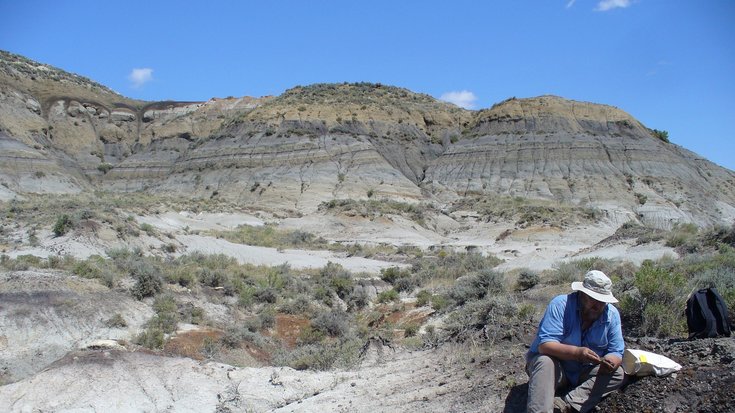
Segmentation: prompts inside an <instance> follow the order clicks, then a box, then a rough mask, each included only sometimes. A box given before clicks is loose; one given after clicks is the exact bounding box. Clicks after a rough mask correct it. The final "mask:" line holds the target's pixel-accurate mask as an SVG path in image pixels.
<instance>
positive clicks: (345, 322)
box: [311, 310, 350, 337]
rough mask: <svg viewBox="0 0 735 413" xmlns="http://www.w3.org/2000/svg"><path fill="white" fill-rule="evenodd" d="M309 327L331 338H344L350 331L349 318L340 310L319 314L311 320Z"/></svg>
mask: <svg viewBox="0 0 735 413" xmlns="http://www.w3.org/2000/svg"><path fill="white" fill-rule="evenodd" d="M311 325H312V327H313V328H314V329H316V330H319V331H321V332H323V333H327V334H329V335H330V336H332V337H342V336H345V335H346V334H347V333H348V332H349V330H350V325H349V316H348V315H347V313H345V312H344V311H341V310H331V311H328V312H324V313H321V314H319V315H318V316H316V317H315V318H314V319H313V320H311Z"/></svg>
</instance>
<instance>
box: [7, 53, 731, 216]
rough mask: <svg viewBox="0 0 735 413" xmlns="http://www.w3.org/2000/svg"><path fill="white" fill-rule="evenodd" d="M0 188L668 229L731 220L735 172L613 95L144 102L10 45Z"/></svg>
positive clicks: (373, 95)
mask: <svg viewBox="0 0 735 413" xmlns="http://www.w3.org/2000/svg"><path fill="white" fill-rule="evenodd" d="M0 147H1V148H2V151H1V152H0V161H1V162H2V163H1V165H0V180H2V182H1V183H0V184H2V188H0V196H2V197H3V198H5V199H8V198H12V197H14V196H18V195H22V194H23V193H26V192H74V191H82V190H90V189H105V190H116V191H133V190H135V191H137V190H145V191H151V192H157V193H171V194H177V195H185V196H192V197H221V198H224V199H229V200H232V201H237V202H240V203H243V204H247V205H250V206H253V207H258V208H269V209H274V210H284V209H285V210H295V211H299V212H311V211H315V210H316V208H317V207H318V205H319V204H320V203H321V202H323V201H328V200H330V199H335V198H353V199H359V198H368V197H376V198H382V197H386V198H391V199H399V200H404V201H411V202H413V201H432V202H438V203H444V202H450V201H452V200H456V199H459V198H461V197H465V196H467V195H473V196H477V195H479V196H520V197H530V198H545V199H550V200H555V201H558V202H561V203H571V204H576V205H582V206H590V207H597V208H600V209H603V210H606V211H608V212H609V213H610V214H611V216H614V215H615V214H618V215H619V216H620V217H622V218H621V219H622V220H627V219H630V217H631V216H633V217H638V219H640V220H642V221H644V222H648V223H651V224H653V225H656V226H660V227H667V226H670V225H672V224H673V223H675V222H679V221H687V222H689V221H693V222H696V223H699V224H708V223H717V222H720V223H721V222H731V220H732V218H733V217H735V208H734V207H733V206H734V205H735V174H733V172H732V171H729V170H726V169H724V168H721V167H719V166H717V165H715V164H713V163H711V162H709V161H707V160H706V159H703V158H701V157H699V156H697V155H696V154H694V153H692V152H689V151H687V150H686V149H683V148H681V147H679V146H677V145H674V144H671V143H668V142H665V141H664V140H661V139H659V138H657V137H656V136H654V134H653V133H652V131H650V130H649V129H648V128H646V127H645V126H644V125H642V124H641V123H640V122H638V121H637V120H635V119H634V118H633V117H631V116H630V115H628V114H626V113H625V112H623V111H621V110H619V109H617V108H613V107H610V106H605V105H599V104H592V103H585V102H575V101H571V100H566V99H562V98H559V97H554V96H542V97H537V98H530V99H509V100H507V101H504V102H501V103H499V104H497V105H495V106H494V107H493V108H491V109H487V110H481V111H468V110H463V109H460V108H458V107H455V106H453V105H450V104H447V103H443V102H439V101H437V100H435V99H433V98H432V97H430V96H427V95H422V94H416V93H413V92H410V91H408V90H406V89H402V88H397V87H390V86H384V85H380V84H368V83H358V84H319V85H312V86H305V87H295V88H293V89H290V90H288V91H286V92H285V93H284V94H282V95H281V96H277V97H265V98H226V99H212V100H210V101H207V102H140V101H134V100H131V99H127V98H125V97H122V96H120V95H117V94H115V93H114V92H113V91H111V90H109V89H107V88H105V87H104V86H101V85H98V84H96V83H94V82H92V81H89V80H87V79H84V78H81V77H79V76H76V75H72V74H68V73H66V72H63V71H61V70H59V69H55V68H52V67H49V66H46V65H42V64H39V63H35V62H32V61H29V60H27V59H24V58H22V57H20V56H15V55H12V54H9V53H4V52H3V53H0Z"/></svg>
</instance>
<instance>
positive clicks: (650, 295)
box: [620, 262, 689, 337]
mask: <svg viewBox="0 0 735 413" xmlns="http://www.w3.org/2000/svg"><path fill="white" fill-rule="evenodd" d="M634 285H635V290H633V291H629V292H626V293H625V294H624V295H623V297H622V299H621V302H620V310H621V317H622V318H623V323H624V328H625V329H631V330H634V331H636V332H637V333H638V334H639V335H653V336H659V337H665V336H671V335H678V334H682V333H684V331H685V324H684V317H683V313H682V309H683V308H684V306H685V303H686V298H687V294H688V292H689V291H688V285H687V281H686V279H685V278H684V276H682V275H681V274H680V273H678V272H670V271H669V270H667V269H666V268H662V267H660V266H656V265H655V264H654V263H652V262H645V263H644V264H643V266H642V267H641V268H640V269H639V270H638V272H636V274H635V284H634Z"/></svg>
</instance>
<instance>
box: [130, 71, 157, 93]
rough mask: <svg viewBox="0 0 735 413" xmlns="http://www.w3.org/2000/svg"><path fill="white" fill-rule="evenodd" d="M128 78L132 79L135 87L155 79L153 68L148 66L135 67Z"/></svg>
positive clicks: (131, 81)
mask: <svg viewBox="0 0 735 413" xmlns="http://www.w3.org/2000/svg"><path fill="white" fill-rule="evenodd" d="M128 80H130V83H132V84H133V87H134V88H136V89H137V88H139V87H141V86H143V85H144V84H146V83H148V82H150V81H151V80H153V69H151V68H148V67H144V68H142V69H133V71H132V72H130V74H129V75H128Z"/></svg>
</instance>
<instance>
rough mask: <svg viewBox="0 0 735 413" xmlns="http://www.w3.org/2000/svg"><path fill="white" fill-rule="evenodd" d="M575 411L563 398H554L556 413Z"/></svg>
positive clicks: (572, 412)
mask: <svg viewBox="0 0 735 413" xmlns="http://www.w3.org/2000/svg"><path fill="white" fill-rule="evenodd" d="M574 412H575V410H574V408H573V407H572V406H570V405H569V403H567V402H566V401H565V400H564V399H562V398H561V397H554V413H574Z"/></svg>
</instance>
